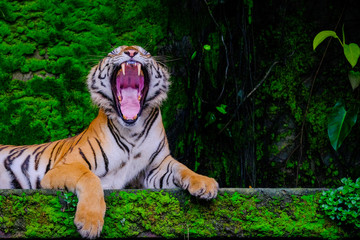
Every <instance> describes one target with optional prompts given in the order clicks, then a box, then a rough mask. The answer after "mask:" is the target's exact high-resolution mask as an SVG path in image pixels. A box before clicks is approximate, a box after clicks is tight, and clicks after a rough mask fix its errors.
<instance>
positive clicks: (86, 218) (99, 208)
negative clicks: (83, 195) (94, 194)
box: [74, 200, 106, 239]
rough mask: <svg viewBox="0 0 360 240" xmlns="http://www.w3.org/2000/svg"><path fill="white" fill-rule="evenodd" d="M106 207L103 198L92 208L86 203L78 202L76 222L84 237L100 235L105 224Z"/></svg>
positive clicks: (91, 237) (90, 237)
mask: <svg viewBox="0 0 360 240" xmlns="http://www.w3.org/2000/svg"><path fill="white" fill-rule="evenodd" d="M93 206H94V205H93ZM105 209H106V205H105V202H104V201H103V200H102V201H101V202H100V203H99V204H98V205H95V206H94V207H92V208H91V207H89V206H88V204H86V203H80V202H79V203H78V206H77V209H76V214H75V220H74V223H75V226H76V227H77V230H78V232H79V233H80V235H81V236H82V237H83V238H89V239H94V238H97V237H99V236H100V233H101V230H102V228H103V225H104V215H105Z"/></svg>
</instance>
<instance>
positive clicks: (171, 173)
mask: <svg viewBox="0 0 360 240" xmlns="http://www.w3.org/2000/svg"><path fill="white" fill-rule="evenodd" d="M171 163H172V164H171V171H170V174H169V175H168V177H167V179H166V184H167V185H168V186H169V178H170V176H172V175H173V166H174V161H171ZM169 165H170V163H169ZM173 179H174V177H173ZM173 182H174V181H173Z"/></svg>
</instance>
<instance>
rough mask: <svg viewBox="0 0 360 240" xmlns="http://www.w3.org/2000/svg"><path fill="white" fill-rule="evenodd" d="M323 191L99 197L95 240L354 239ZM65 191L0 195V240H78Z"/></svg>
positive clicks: (355, 234)
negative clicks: (327, 211)
mask: <svg viewBox="0 0 360 240" xmlns="http://www.w3.org/2000/svg"><path fill="white" fill-rule="evenodd" d="M323 190H324V189H286V188H284V189H261V188H258V189H233V188H227V189H220V191H219V195H218V197H217V198H216V199H214V200H212V201H201V200H198V199H196V198H194V197H191V196H189V194H187V192H185V191H182V190H180V189H174V190H161V191H160V190H159V191H158V190H115V191H105V197H106V203H107V211H106V215H105V224H104V228H103V231H102V233H101V238H135V237H142V238H143V237H145V238H152V237H160V238H179V239H180V238H181V239H184V238H185V239H188V238H197V237H201V238H210V237H216V238H218V237H221V238H226V237H229V238H243V237H246V238H259V237H281V238H294V237H295V238H299V237H300V238H320V239H346V238H355V237H359V236H360V233H358V232H356V231H355V230H354V229H351V228H350V229H349V228H344V227H340V226H338V225H337V223H336V222H333V221H331V220H330V219H328V218H327V217H326V216H325V215H324V214H323V212H322V211H321V210H320V208H319V203H318V200H319V197H320V194H321V192H322V191H323ZM76 203H77V199H76V197H75V196H74V195H73V194H71V193H68V192H66V191H53V190H0V238H3V237H5V238H34V237H37V238H64V237H67V238H80V235H79V234H78V233H77V231H76V228H75V226H74V224H73V220H74V214H75V206H76Z"/></svg>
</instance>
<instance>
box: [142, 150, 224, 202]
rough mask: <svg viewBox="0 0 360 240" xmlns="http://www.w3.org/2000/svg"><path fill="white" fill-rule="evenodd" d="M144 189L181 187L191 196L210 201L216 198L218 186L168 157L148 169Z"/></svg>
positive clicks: (211, 179) (213, 180)
mask: <svg viewBox="0 0 360 240" xmlns="http://www.w3.org/2000/svg"><path fill="white" fill-rule="evenodd" d="M145 187H149V188H174V187H181V188H182V189H185V190H188V191H189V193H190V194H191V195H193V196H196V197H198V198H201V199H206V200H210V199H213V198H215V197H216V196H217V192H218V189H219V184H218V183H217V182H216V180H215V179H213V178H210V177H207V176H203V175H200V174H197V173H195V172H193V171H191V170H190V169H189V168H187V167H186V166H185V165H184V164H181V163H179V162H178V161H176V160H175V159H174V158H173V157H171V156H170V155H169V156H167V157H166V158H165V159H163V160H162V161H160V162H159V163H157V164H156V163H155V164H153V165H152V166H150V167H149V170H148V172H147V173H146V176H145Z"/></svg>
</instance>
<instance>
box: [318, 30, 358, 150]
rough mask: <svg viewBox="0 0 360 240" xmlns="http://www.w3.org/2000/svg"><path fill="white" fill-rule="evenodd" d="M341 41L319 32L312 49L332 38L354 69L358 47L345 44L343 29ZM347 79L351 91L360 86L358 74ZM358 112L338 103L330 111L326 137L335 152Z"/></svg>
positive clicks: (351, 72) (348, 131)
mask: <svg viewBox="0 0 360 240" xmlns="http://www.w3.org/2000/svg"><path fill="white" fill-rule="evenodd" d="M342 35H343V39H342V41H341V40H340V38H339V37H338V36H337V34H336V32H334V31H329V30H325V31H321V32H319V33H318V34H317V35H316V36H315V38H314V40H313V49H314V50H315V49H316V48H317V46H318V45H319V44H320V43H322V42H323V41H324V40H325V39H326V38H328V37H333V38H336V39H338V40H339V42H340V44H341V46H342V47H343V49H344V55H345V57H346V59H347V61H348V62H349V63H350V65H351V67H352V68H354V67H355V65H356V64H357V62H358V59H359V57H360V47H359V46H358V45H357V44H356V43H350V44H346V43H345V34H344V28H343V30H342ZM348 78H349V81H350V84H351V87H352V88H353V90H355V89H356V88H357V87H358V86H359V85H360V72H356V71H353V70H351V71H349V74H348ZM357 114H358V111H357V110H355V108H354V109H352V110H349V111H346V110H345V108H344V106H343V103H342V102H341V101H338V102H337V103H336V104H335V106H334V107H333V108H332V109H331V112H330V114H329V120H328V136H329V139H330V143H331V146H332V147H333V148H334V149H335V151H337V150H338V149H339V148H340V146H341V144H342V142H343V141H344V139H345V138H346V136H347V135H348V134H349V133H350V131H351V128H352V127H353V126H354V124H355V123H356V120H357Z"/></svg>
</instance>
